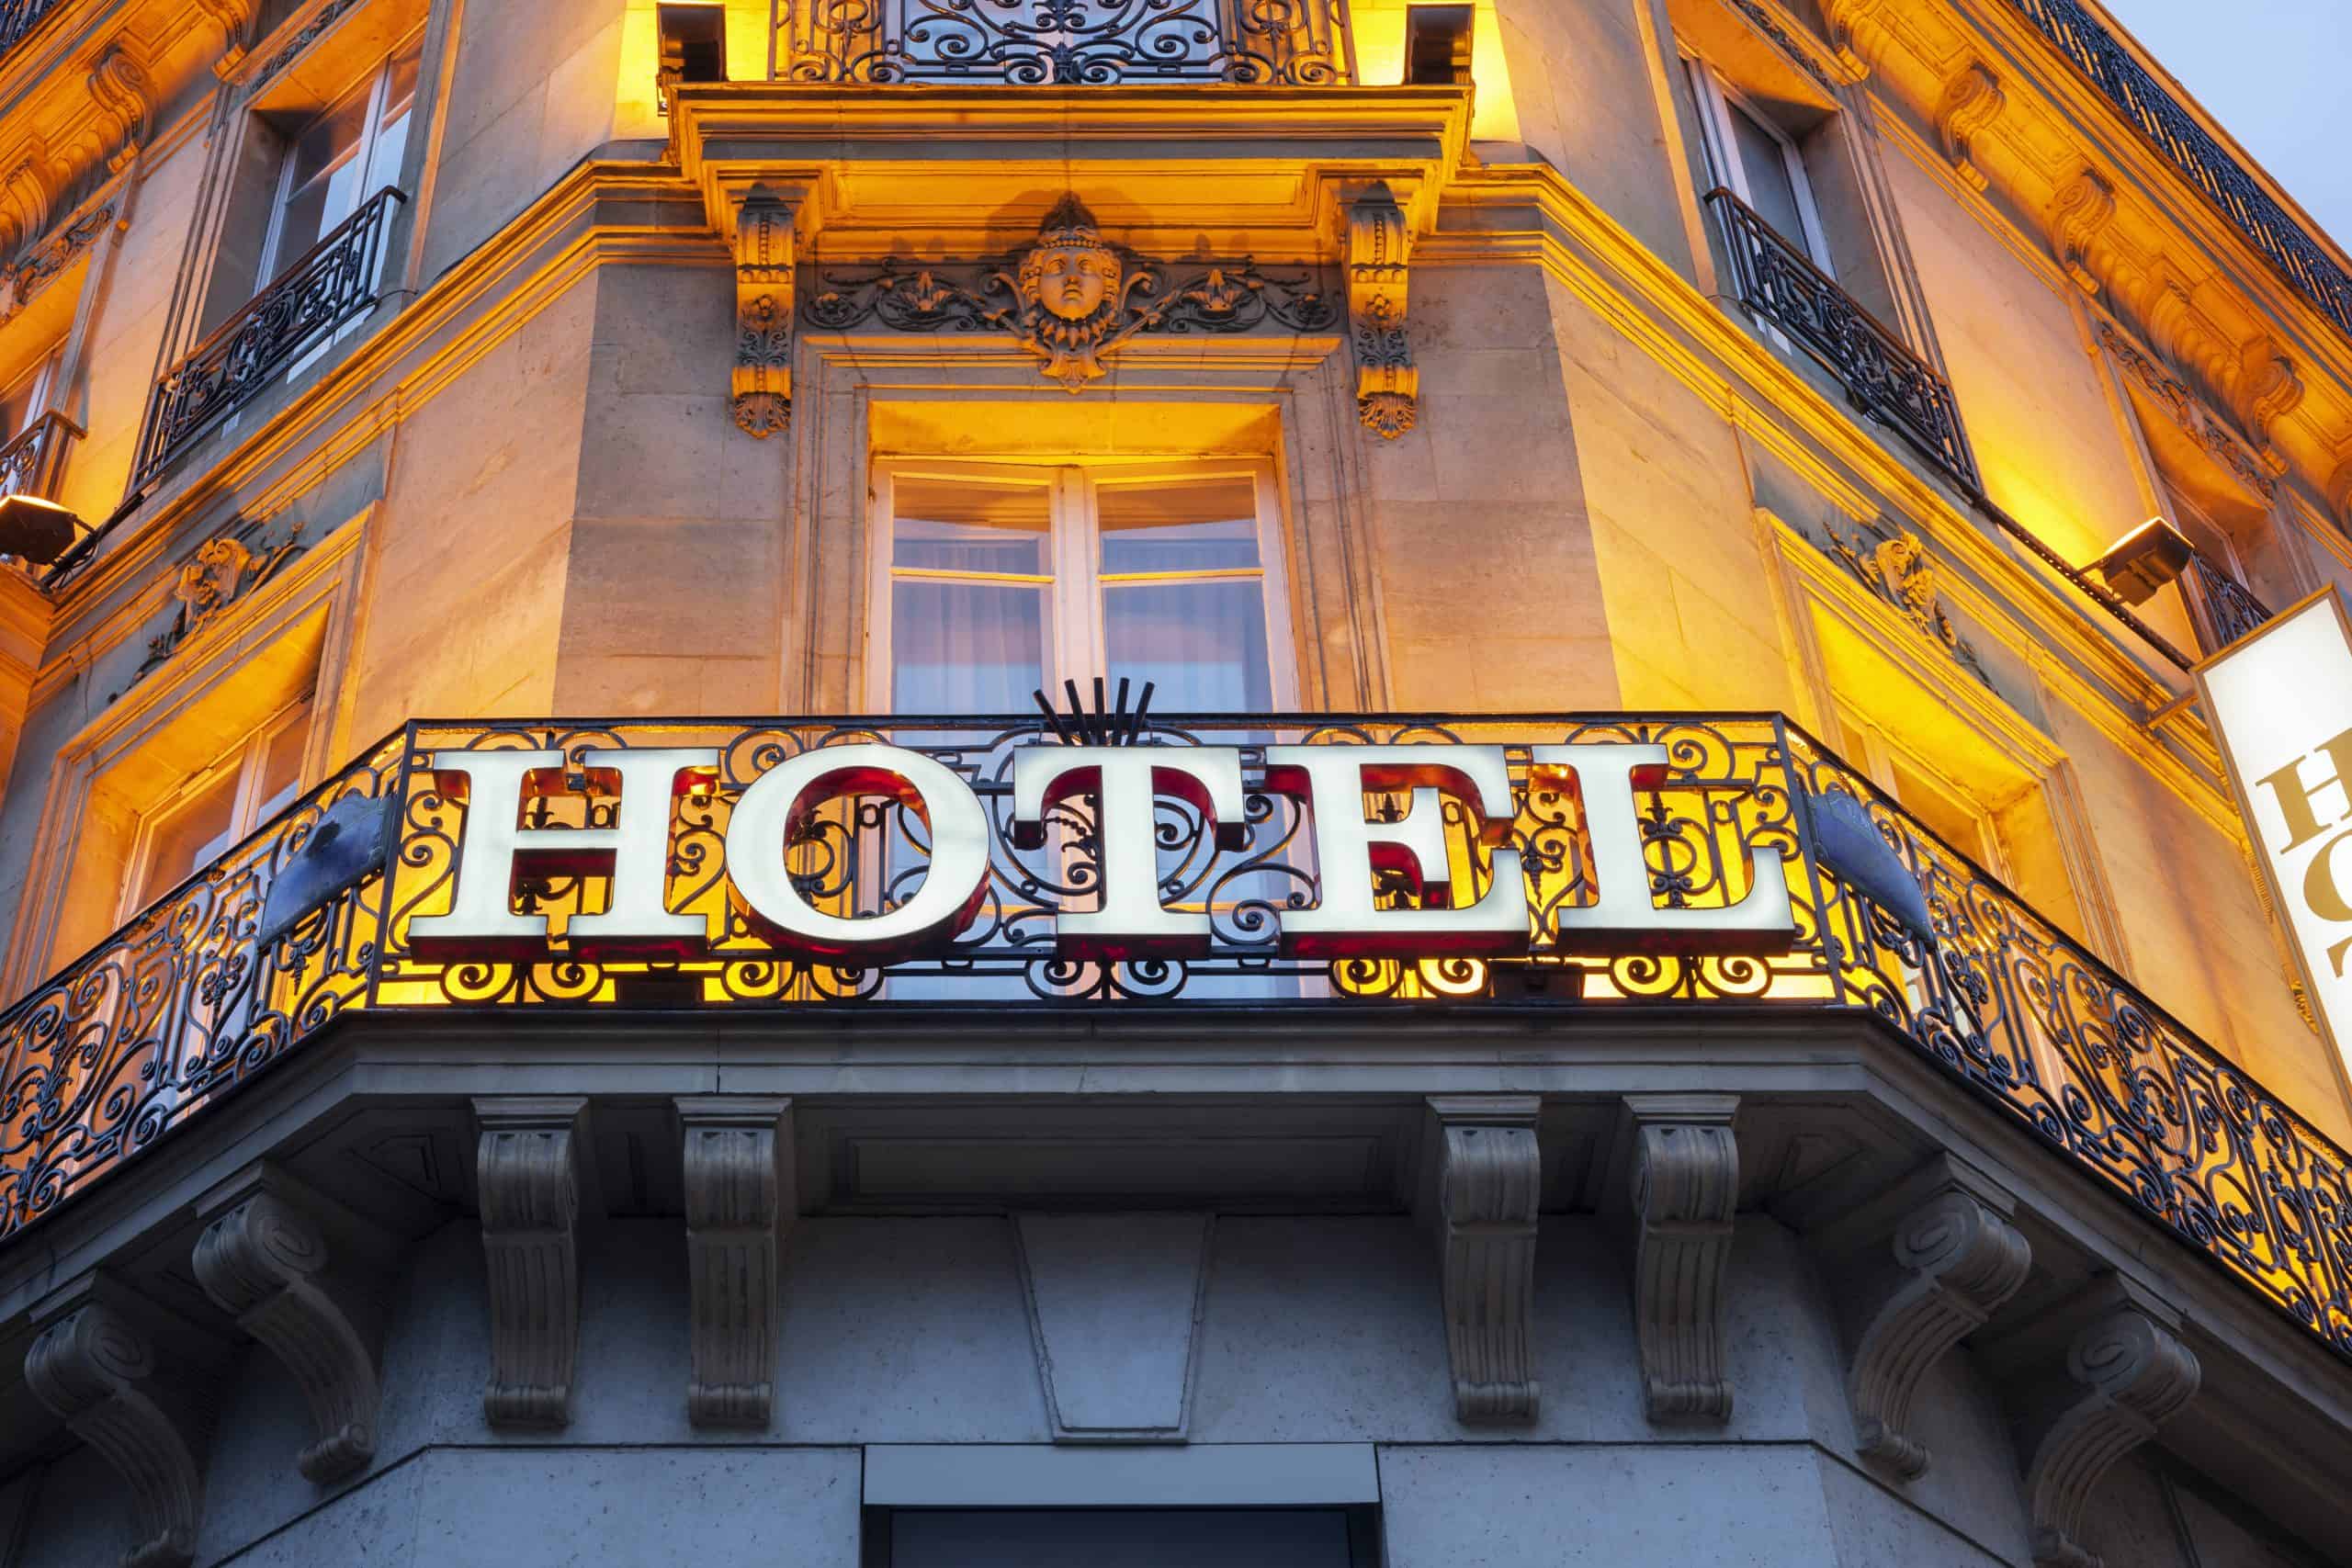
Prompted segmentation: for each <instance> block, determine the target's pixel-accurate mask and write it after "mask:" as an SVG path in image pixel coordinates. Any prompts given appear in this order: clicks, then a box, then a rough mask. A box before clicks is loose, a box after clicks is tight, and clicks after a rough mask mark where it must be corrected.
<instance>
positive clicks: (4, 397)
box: [0, 343, 65, 495]
mask: <svg viewBox="0 0 2352 1568" xmlns="http://www.w3.org/2000/svg"><path fill="white" fill-rule="evenodd" d="M64 354H65V345H64V344H62V343H61V344H56V345H54V346H53V347H51V349H50V350H49V352H48V353H46V354H44V355H41V356H40V358H39V359H37V360H35V361H34V362H33V363H32V364H31V365H29V366H28V367H25V368H24V369H23V370H20V371H18V372H17V378H16V379H15V380H13V381H11V382H9V383H8V385H7V386H6V388H5V389H0V451H5V450H6V449H7V447H8V446H10V445H11V444H12V443H14V442H15V441H16V440H17V437H18V436H20V435H23V434H25V433H26V432H27V431H28V430H30V429H31V428H32V427H33V424H34V423H35V422H36V421H38V420H39V419H40V416H41V414H42V412H44V411H45V410H47V409H48V407H49V404H50V398H51V391H52V389H53V388H54V385H55V383H56V380H57V367H58V365H59V362H60V361H61V360H62V358H63V357H64ZM50 467H51V469H52V470H53V468H54V465H53V464H52V465H50ZM40 477H41V469H40V465H35V464H32V463H29V462H13V461H12V462H6V463H0V495H12V494H14V493H16V492H17V491H19V490H22V489H25V488H27V487H28V485H30V484H32V483H34V482H35V481H36V480H37V479H40ZM50 477H51V478H52V479H53V478H54V477H55V476H54V472H53V471H52V472H51V476H50Z"/></svg>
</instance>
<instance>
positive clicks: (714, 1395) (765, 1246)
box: [677, 1094, 798, 1431]
mask: <svg viewBox="0 0 2352 1568" xmlns="http://www.w3.org/2000/svg"><path fill="white" fill-rule="evenodd" d="M677 1105H678V1120H679V1122H681V1123H682V1125H683V1128H684V1134H685V1189H686V1279H687V1286H688V1291H689V1292H690V1294H691V1297H692V1302H691V1314H692V1315H691V1327H690V1330H689V1335H690V1346H691V1348H692V1351H693V1371H692V1372H691V1373H690V1375H689V1377H688V1380H687V1382H686V1417H687V1419H688V1420H690V1421H692V1422H693V1423H694V1424H695V1426H697V1427H736V1428H741V1429H745V1430H751V1431H763V1430H765V1429H766V1427H767V1425H768V1420H769V1417H770V1415H771V1414H772V1412H773V1411H774V1409H775V1345H776V1334H777V1330H778V1327H779V1325H780V1323H781V1320H782V1317H783V1313H784V1303H783V1258H782V1253H783V1246H784V1238H785V1235H786V1233H787V1232H788V1231H789V1230H790V1229H791V1227H792V1222H793V1218H794V1216H795V1214H796V1213H797V1209H798V1205H797V1202H796V1201H795V1200H794V1197H793V1181H792V1101H791V1100H786V1099H762V1098H757V1097H752V1096H747V1095H736V1094H727V1095H695V1096H688V1097H683V1098H681V1099H680V1100H678V1102H677Z"/></svg>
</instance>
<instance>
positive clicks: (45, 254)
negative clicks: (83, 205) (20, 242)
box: [0, 203, 114, 325]
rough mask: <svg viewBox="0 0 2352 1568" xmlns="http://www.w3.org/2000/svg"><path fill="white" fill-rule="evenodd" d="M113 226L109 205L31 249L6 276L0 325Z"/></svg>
mask: <svg viewBox="0 0 2352 1568" xmlns="http://www.w3.org/2000/svg"><path fill="white" fill-rule="evenodd" d="M113 222H114V207H113V204H112V203H107V204H106V205H103V206H99V207H94V208H92V209H90V210H89V211H87V212H85V213H84V214H82V216H81V217H79V218H76V219H75V220H74V221H73V222H71V223H69V224H67V225H66V226H65V227H64V228H63V229H62V230H60V231H58V232H56V233H54V234H51V235H50V236H49V237H47V238H46V239H44V240H42V241H41V242H40V243H39V244H37V245H35V246H34V247H33V248H32V250H31V251H30V252H29V253H28V254H26V255H25V256H24V258H23V259H22V260H20V261H18V262H17V264H16V265H14V266H11V267H10V268H8V270H7V273H6V284H7V290H8V292H7V299H6V302H5V303H0V325H5V324H6V322H8V321H12V320H14V319H15V317H16V315H17V312H18V311H19V310H23V309H24V308H25V307H26V306H27V305H28V304H30V303H32V300H33V297H34V296H35V295H37V294H39V293H40V291H41V290H42V289H43V288H47V287H48V286H49V284H50V282H51V280H52V279H54V278H55V277H57V276H59V275H60V274H61V273H62V272H64V270H65V269H66V268H67V267H69V266H71V265H74V258H75V257H77V256H79V255H80V254H82V253H83V252H84V251H86V250H88V249H89V248H90V246H91V245H92V244H94V243H96V240H97V237H98V236H99V235H101V234H103V233H105V232H106V231H107V229H108V228H109V227H110V226H111V225H112V224H113Z"/></svg>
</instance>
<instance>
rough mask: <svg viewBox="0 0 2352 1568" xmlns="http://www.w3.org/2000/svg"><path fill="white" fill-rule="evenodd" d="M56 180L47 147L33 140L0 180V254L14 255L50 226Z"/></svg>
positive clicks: (38, 140) (38, 139)
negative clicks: (53, 189) (50, 205)
mask: <svg viewBox="0 0 2352 1568" xmlns="http://www.w3.org/2000/svg"><path fill="white" fill-rule="evenodd" d="M55 178H56V176H55V174H54V172H53V171H52V170H51V168H50V165H49V148H48V145H47V144H46V143H45V142H43V141H41V140H40V138H38V137H36V138H34V139H33V141H32V144H31V146H30V147H29V148H28V150H27V152H26V153H25V155H24V156H23V157H22V158H19V159H17V164H16V166H15V167H13V168H11V169H10V170H9V171H8V175H7V178H6V179H5V180H0V251H6V252H10V253H13V252H15V251H16V250H17V247H18V246H20V245H25V244H28V243H31V242H32V241H33V239H34V238H35V237H36V236H38V235H39V234H40V232H41V231H43V230H45V229H47V228H48V227H49V216H50V214H49V204H50V198H51V190H52V187H53V186H54V183H55Z"/></svg>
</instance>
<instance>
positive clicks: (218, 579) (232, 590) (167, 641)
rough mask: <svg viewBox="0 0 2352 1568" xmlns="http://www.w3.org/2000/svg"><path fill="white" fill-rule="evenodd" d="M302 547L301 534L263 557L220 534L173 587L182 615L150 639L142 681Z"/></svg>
mask: <svg viewBox="0 0 2352 1568" xmlns="http://www.w3.org/2000/svg"><path fill="white" fill-rule="evenodd" d="M300 547H301V541H300V536H299V528H298V531H297V534H295V535H289V536H288V537H287V539H286V541H285V542H284V543H283V544H279V545H277V546H268V547H264V548H263V550H262V551H261V553H259V554H255V553H254V550H253V548H252V547H250V546H248V545H247V544H246V543H245V542H244V540H243V539H242V538H240V537H238V536H236V535H234V534H221V535H219V536H215V537H213V538H209V539H207V540H206V541H205V542H204V543H202V544H200V545H198V547H196V554H194V555H193V556H190V557H189V558H187V560H186V561H185V562H183V563H182V564H181V566H180V574H179V577H178V580H177V581H175V582H174V583H173V584H172V597H173V599H175V601H177V602H178V604H179V609H178V611H177V612H176V613H175V615H173V617H172V624H171V625H170V626H166V627H165V628H164V630H163V632H162V633H160V634H159V635H157V636H155V637H150V638H149V639H148V642H147V658H146V660H144V661H143V662H142V663H141V665H140V666H139V673H140V674H141V675H144V674H146V673H147V672H148V671H150V670H153V669H154V668H155V667H156V666H157V665H159V664H161V663H163V662H164V660H166V659H169V658H170V657H171V656H172V655H173V654H175V653H176V652H178V651H179V649H180V648H181V646H182V645H183V644H185V643H186V642H187V640H188V639H189V638H190V637H195V636H196V635H197V634H198V633H199V632H201V631H203V630H204V629H205V628H206V627H208V626H211V625H212V623H213V622H215V621H217V620H219V619H220V617H221V616H222V615H225V614H227V613H228V610H229V607H230V606H231V605H232V604H235V603H236V602H237V601H238V600H240V599H242V598H243V597H244V596H245V595H246V594H247V593H250V592H253V591H254V589H255V588H258V587H259V586H261V584H263V583H265V582H267V581H269V580H270V579H271V578H273V577H276V576H277V573H278V571H279V570H281V569H282V568H283V567H284V566H285V565H286V563H287V562H288V561H289V560H291V559H293V558H294V556H295V554H296V553H297V551H298V550H300Z"/></svg>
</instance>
